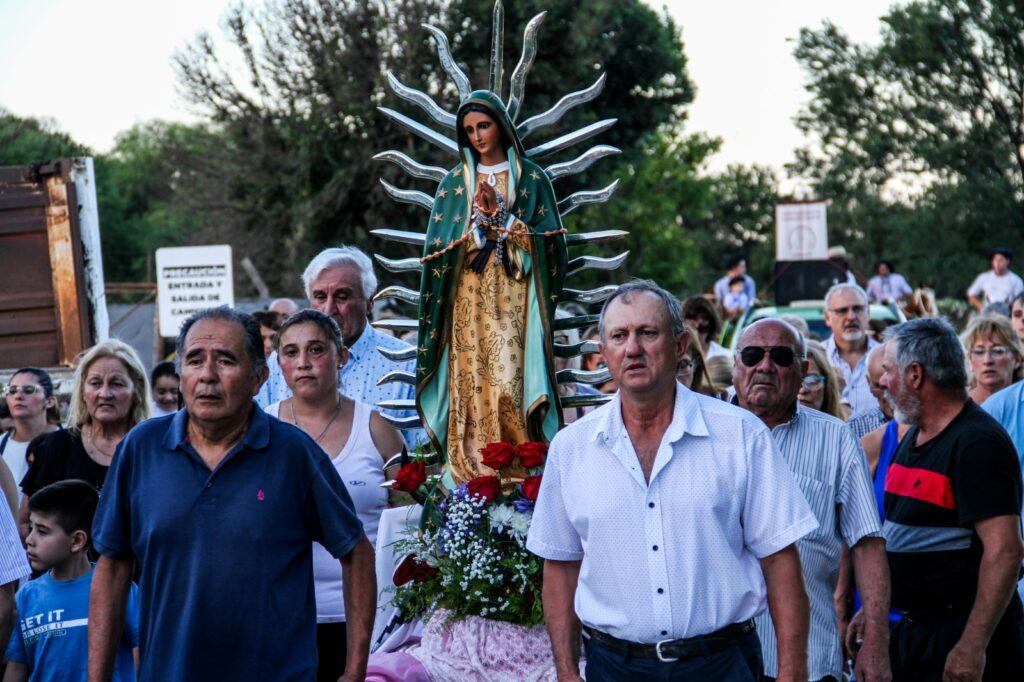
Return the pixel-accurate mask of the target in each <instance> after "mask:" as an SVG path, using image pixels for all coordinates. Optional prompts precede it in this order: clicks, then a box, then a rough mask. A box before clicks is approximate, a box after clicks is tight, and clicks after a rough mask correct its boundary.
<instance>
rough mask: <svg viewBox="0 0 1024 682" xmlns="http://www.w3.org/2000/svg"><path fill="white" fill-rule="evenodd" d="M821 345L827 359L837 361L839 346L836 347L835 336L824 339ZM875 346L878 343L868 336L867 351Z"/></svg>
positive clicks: (865, 355)
mask: <svg viewBox="0 0 1024 682" xmlns="http://www.w3.org/2000/svg"><path fill="white" fill-rule="evenodd" d="M822 345H823V346H825V352H826V353H827V354H828V357H829V358H836V359H839V346H837V345H836V335H835V334H833V335H832V336H830V337H828V338H827V339H825V343H824V344H822ZM877 345H878V341H875V340H874V339H873V338H871V336H868V350H871V349H872V348H874V347H875V346H877ZM864 357H865V358H866V357H867V353H864Z"/></svg>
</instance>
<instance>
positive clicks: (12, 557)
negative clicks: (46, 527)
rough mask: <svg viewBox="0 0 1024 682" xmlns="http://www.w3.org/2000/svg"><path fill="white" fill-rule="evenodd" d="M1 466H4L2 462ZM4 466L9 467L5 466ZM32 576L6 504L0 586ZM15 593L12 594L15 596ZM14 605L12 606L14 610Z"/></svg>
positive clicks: (0, 533)
mask: <svg viewBox="0 0 1024 682" xmlns="http://www.w3.org/2000/svg"><path fill="white" fill-rule="evenodd" d="M0 464H3V462H2V461H0ZM4 466H7V465H6V464H4ZM31 574H32V568H31V567H30V566H29V565H28V559H27V558H26V557H25V548H24V547H23V546H22V544H21V536H20V535H18V526H17V524H15V523H14V515H13V514H11V510H10V507H8V506H7V505H6V504H5V505H3V509H0V585H6V584H7V583H12V582H15V581H17V580H21V579H22V578H27V577H29V576H30V575H31ZM13 594H14V592H11V595H12V596H13ZM13 606H14V605H13V604H12V605H11V607H12V609H13Z"/></svg>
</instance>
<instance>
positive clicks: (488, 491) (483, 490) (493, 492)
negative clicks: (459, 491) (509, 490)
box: [466, 476, 501, 504]
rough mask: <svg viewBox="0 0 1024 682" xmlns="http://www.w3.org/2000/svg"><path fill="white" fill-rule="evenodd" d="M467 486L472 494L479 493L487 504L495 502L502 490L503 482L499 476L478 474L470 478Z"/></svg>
mask: <svg viewBox="0 0 1024 682" xmlns="http://www.w3.org/2000/svg"><path fill="white" fill-rule="evenodd" d="M466 486H467V487H468V488H469V494H470V495H479V496H480V497H482V498H484V501H485V502H486V503H487V504H490V503H491V502H493V501H494V498H496V497H497V496H498V493H499V492H501V482H500V481H499V480H498V477H497V476H477V477H476V478H473V479H470V480H469V481H468V482H467V483H466Z"/></svg>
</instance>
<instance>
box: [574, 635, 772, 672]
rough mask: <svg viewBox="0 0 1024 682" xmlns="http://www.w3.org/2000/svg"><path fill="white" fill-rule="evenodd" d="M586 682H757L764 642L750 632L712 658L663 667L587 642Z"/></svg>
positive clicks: (710, 655) (648, 660)
mask: <svg viewBox="0 0 1024 682" xmlns="http://www.w3.org/2000/svg"><path fill="white" fill-rule="evenodd" d="M583 641H584V646H585V647H586V652H587V668H586V673H587V682H633V681H635V682H678V681H681V680H697V681H700V682H704V681H711V682H757V681H758V679H759V678H760V677H761V670H762V666H763V663H762V661H761V642H760V641H759V640H758V639H757V633H756V632H754V631H753V630H751V631H750V632H748V633H747V634H745V635H742V636H740V637H738V638H736V639H735V640H733V641H732V642H731V643H730V645H729V646H728V647H727V648H725V649H723V650H722V651H718V652H716V653H713V654H708V655H705V656H698V657H696V658H691V659H688V660H685V661H675V662H672V663H662V662H661V661H659V660H657V659H653V658H635V657H634V658H626V655H625V654H622V653H618V652H616V651H612V650H611V649H608V648H606V647H604V646H601V644H599V643H598V642H595V641H594V640H592V639H586V638H584V640H583Z"/></svg>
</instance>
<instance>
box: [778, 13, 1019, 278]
mask: <svg viewBox="0 0 1024 682" xmlns="http://www.w3.org/2000/svg"><path fill="white" fill-rule="evenodd" d="M1016 7H1017V6H1016V5H1014V4H1013V3H1007V2H999V1H992V0H986V1H979V2H975V1H968V0H963V1H960V0H918V1H917V2H911V3H908V4H906V5H903V6H899V7H894V8H893V9H892V10H890V12H889V14H888V15H887V16H886V17H884V18H883V23H884V30H883V33H882V40H881V43H880V44H879V45H878V46H877V47H866V46H860V45H854V44H851V43H850V41H849V40H848V39H847V38H846V36H844V35H843V34H842V32H841V31H839V29H837V28H836V27H835V26H833V25H831V24H828V23H826V24H825V25H824V26H822V27H821V28H820V29H819V30H817V31H811V30H806V29H805V30H804V31H802V32H801V36H800V40H799V43H798V47H797V49H796V57H797V59H798V60H799V61H800V62H801V64H803V66H804V68H805V69H806V70H807V72H808V74H809V77H810V81H809V84H808V89H809V90H810V92H811V94H812V100H811V102H810V104H809V105H808V106H807V107H806V109H805V110H804V111H803V112H802V113H801V116H800V118H799V121H798V123H799V125H800V127H801V128H802V129H803V130H804V131H805V132H806V133H808V134H809V135H811V136H812V138H813V140H814V142H815V144H816V148H814V147H812V148H809V149H804V150H802V151H801V153H800V154H799V155H798V160H797V163H796V164H795V166H794V170H795V171H796V172H797V173H799V174H801V175H804V176H806V177H809V178H811V179H812V180H813V181H814V183H815V187H816V190H817V192H818V194H819V195H820V196H822V197H824V198H829V199H831V200H832V201H833V204H832V206H831V208H830V217H829V223H830V230H831V231H832V232H833V235H835V234H836V233H838V235H839V237H840V239H846V240H853V241H848V242H847V247H848V248H850V249H851V250H852V251H853V252H854V253H856V254H858V255H859V256H861V257H862V260H863V261H867V260H871V259H873V258H875V257H881V256H887V257H890V258H893V259H895V260H897V262H898V263H897V264H898V266H899V267H900V268H901V269H903V270H905V271H906V273H907V274H908V276H909V278H910V279H911V281H912V282H924V281H927V280H929V279H933V278H936V277H938V278H939V279H936V280H935V281H934V284H935V285H936V286H937V288H938V290H939V293H941V294H946V295H950V294H954V293H955V294H960V293H962V291H963V289H964V287H965V286H966V285H967V283H968V282H969V281H970V278H971V276H973V274H974V273H975V272H976V271H977V270H979V269H982V268H983V267H984V263H985V261H986V258H985V255H986V253H987V252H988V250H989V249H990V248H992V247H993V246H995V245H998V244H1007V245H1012V244H1014V243H1017V244H1019V243H1020V237H1019V235H1020V234H1021V229H1022V228H1024V205H1022V203H1021V199H1022V193H1024V118H1022V111H1024V109H1022V107H1024V43H1022V42H1021V38H1020V36H1021V35H1022V34H1024V16H1022V15H1021V14H1020V12H1019V11H1018V10H1017V8H1016ZM937 234H938V235H941V239H936V238H935V236H936V235H937ZM833 241H836V238H835V236H833ZM965 256H966V257H965ZM971 256H974V258H971Z"/></svg>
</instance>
